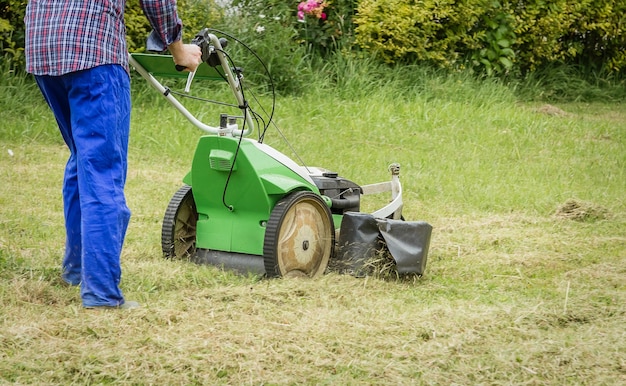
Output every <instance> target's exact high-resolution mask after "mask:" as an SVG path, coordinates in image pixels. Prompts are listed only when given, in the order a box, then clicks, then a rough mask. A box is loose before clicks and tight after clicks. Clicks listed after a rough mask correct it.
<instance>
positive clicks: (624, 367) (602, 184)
mask: <svg viewBox="0 0 626 386" xmlns="http://www.w3.org/2000/svg"><path fill="white" fill-rule="evenodd" d="M354 71H355V72H354V73H356V74H358V72H357V69H355V70H354ZM357 76H358V75H357ZM397 78H399V79H401V78H402V76H401V74H400V75H397ZM2 82H4V83H0V85H1V86H2V93H1V95H2V98H0V100H1V103H2V104H1V105H0V106H1V107H2V108H1V109H0V114H2V115H1V116H0V118H1V119H2V121H3V124H4V127H5V129H3V131H2V132H1V133H0V166H1V167H0V174H1V177H2V179H3V181H4V183H3V184H0V303H2V308H0V383H6V384H185V385H189V384H277V385H278V384H281V385H282V384H352V385H357V384H389V385H392V384H393V385H396V384H420V385H430V384H432V385H439V384H450V385H451V384H490V385H505V384H516V385H517V384H528V385H540V384H541V385H545V384H552V385H563V384H574V385H614V384H622V383H625V382H626V335H625V332H624V320H625V317H626V307H625V304H626V284H625V283H626V282H625V281H624V277H625V275H626V268H625V267H626V236H625V235H626V202H625V196H624V191H625V188H626V124H625V123H624V122H626V114H625V113H624V111H626V110H625V109H624V104H623V102H612V103H599V102H581V101H574V102H567V103H565V102H563V103H557V104H556V107H558V109H560V111H563V112H564V114H558V115H551V114H546V113H545V111H546V110H544V109H542V107H544V103H545V102H542V101H535V100H533V101H530V102H528V101H527V102H523V101H520V100H519V99H518V97H517V94H516V91H515V90H514V89H512V88H510V87H508V86H504V85H502V84H499V83H498V82H482V83H481V82H475V81H473V80H471V79H468V78H464V77H463V76H461V75H452V76H450V77H444V76H441V75H439V74H433V73H427V74H425V75H423V77H421V78H416V79H412V80H411V82H410V83H402V82H400V83H398V82H397V81H395V80H393V79H392V80H390V81H389V80H388V79H386V78H383V79H377V80H376V81H371V82H370V81H369V80H368V78H365V77H364V78H361V79H353V80H350V81H349V83H348V81H346V83H344V86H345V87H346V88H348V89H350V88H354V89H360V90H361V91H360V92H356V91H354V92H351V91H349V90H345V89H344V90H342V91H337V92H334V91H333V90H332V88H331V87H330V85H328V84H323V82H320V84H318V85H316V86H312V89H311V92H310V93H306V94H304V95H302V96H300V97H289V96H284V97H281V98H279V99H278V101H277V112H276V117H277V125H278V126H279V127H280V128H281V130H282V132H283V134H284V135H285V137H286V138H288V139H289V141H290V143H291V146H292V147H293V148H294V149H295V151H296V152H297V153H298V155H299V156H300V157H301V158H302V159H303V160H304V162H305V163H307V164H308V165H314V166H324V167H327V168H329V169H333V170H336V171H338V172H340V174H341V175H342V176H344V177H346V178H349V179H352V180H354V181H356V182H358V183H361V184H367V183H372V182H377V181H380V180H385V179H387V178H388V176H387V171H386V168H387V165H388V164H389V163H391V162H399V163H400V164H401V165H402V172H401V178H402V182H403V188H404V193H405V195H404V200H405V210H404V215H405V217H406V218H407V219H408V220H424V221H427V222H429V223H430V224H432V225H433V226H434V231H433V238H432V242H431V249H430V253H429V260H428V264H427V268H426V274H425V275H424V276H423V277H421V278H415V277H413V278H404V279H401V280H395V279H393V278H388V279H385V278H382V277H375V276H370V277H366V278H359V279H357V278H353V277H350V276H343V275H338V274H334V273H331V274H328V275H325V276H324V277H323V278H321V279H320V280H315V281H307V280H281V279H279V280H262V279H259V278H256V277H246V276H238V275H235V274H233V273H231V272H224V271H221V270H219V269H216V268H214V267H206V266H196V265H193V264H190V263H186V262H180V261H166V260H164V259H162V257H161V252H160V226H161V220H162V216H163V213H164V210H165V208H166V205H167V202H168V201H169V199H170V197H171V195H172V194H173V193H174V192H175V191H176V189H177V188H178V187H179V186H180V184H181V182H180V180H181V178H182V176H183V175H184V173H185V172H186V171H187V169H188V167H189V165H190V163H191V159H192V156H193V150H194V147H195V143H196V141H197V137H198V135H199V133H198V132H197V131H196V130H195V129H193V128H191V126H190V125H189V124H188V123H187V122H186V121H185V120H184V118H182V117H180V116H179V115H177V113H176V112H175V111H174V110H172V109H171V108H169V107H167V106H166V105H165V104H164V103H163V102H162V101H160V100H159V99H157V98H156V97H153V96H152V94H151V93H150V92H146V91H145V89H143V88H141V87H135V104H134V110H133V122H132V137H131V149H130V159H129V177H128V185H127V198H128V201H129V206H130V208H131V210H132V211H133V217H132V219H131V224H130V227H129V231H128V237H127V239H126V244H125V248H124V253H123V257H122V264H123V272H124V273H123V280H122V289H123V291H124V293H125V295H126V297H127V298H128V299H132V300H138V301H139V302H141V303H143V304H144V307H143V308H141V309H138V310H133V311H132V312H91V311H85V310H83V309H82V308H81V306H80V297H79V293H78V290H77V289H76V288H68V287H66V286H63V285H62V284H61V282H60V270H59V265H60V259H61V255H62V253H63V244H64V230H63V218H62V204H61V191H60V190H61V179H62V173H63V166H64V162H65V160H66V157H67V150H66V149H65V148H64V145H63V144H62V142H61V140H60V138H59V136H58V134H57V132H56V128H55V125H54V120H53V118H52V117H51V115H50V113H49V111H48V110H47V108H46V107H45V105H44V103H43V100H42V98H41V97H40V96H39V95H38V93H37V90H36V88H35V87H33V85H32V84H30V83H29V81H28V80H19V79H18V80H3V81H2ZM11 82H23V83H18V84H15V83H11ZM10 87H14V89H12V90H15V91H12V92H11V93H9V92H8V91H6V90H9V89H10ZM531 91H532V90H531ZM261 98H264V97H263V96H261ZM551 103H553V102H551ZM218 112H219V111H217V110H216V111H215V112H214V111H213V110H211V111H207V112H206V114H207V117H209V120H210V119H211V118H210V117H212V116H215V118H216V119H217V113H218ZM266 142H267V143H269V144H271V145H273V146H275V147H276V148H278V149H279V150H281V151H284V152H285V153H286V154H288V155H290V156H292V157H293V156H294V155H293V154H292V153H291V150H290V147H289V146H287V145H286V144H285V142H284V141H283V140H282V138H281V137H280V135H278V134H277V133H276V131H274V130H270V132H269V133H268V135H267V137H266ZM9 150H10V152H9ZM384 199H385V198H382V197H381V198H377V199H375V200H374V201H373V202H368V203H365V208H364V209H365V210H371V209H372V208H374V207H377V206H379V205H380V204H381V203H382V202H383V201H384ZM581 213H582V215H581Z"/></svg>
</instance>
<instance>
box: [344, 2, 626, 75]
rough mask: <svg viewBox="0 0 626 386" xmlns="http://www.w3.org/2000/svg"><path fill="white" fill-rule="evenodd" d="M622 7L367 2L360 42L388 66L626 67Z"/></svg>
mask: <svg viewBox="0 0 626 386" xmlns="http://www.w3.org/2000/svg"><path fill="white" fill-rule="evenodd" d="M625 13H626V1H624V0H598V1H595V0H594V1H592V0H575V1H574V0H554V1H549V2H548V1H544V0H522V1H497V0H457V1H454V0H447V1H438V0H424V1H407V2H404V1H400V0H362V1H361V2H360V4H359V6H358V13H357V15H356V16H355V18H354V22H355V25H356V29H355V34H356V42H357V43H358V45H359V46H361V47H362V48H364V49H365V50H368V51H372V52H374V53H375V54H377V55H379V56H380V57H381V59H383V60H384V61H385V62H387V63H414V62H427V63H433V64H436V65H438V66H443V67H456V66H458V67H461V68H462V67H463V64H465V63H466V60H467V59H470V58H471V59H472V60H471V61H470V62H469V63H471V65H472V66H474V68H480V69H483V70H485V71H486V72H487V73H494V72H495V73H504V72H508V71H510V70H511V69H513V70H514V71H515V72H516V73H517V72H520V73H528V72H531V71H534V70H536V69H538V68H541V67H542V66H546V65H555V64H569V65H582V66H584V67H586V68H587V69H588V70H592V71H597V70H600V69H604V70H607V71H612V72H617V71H620V70H621V69H622V68H624V67H625V66H626V34H624V32H623V31H624V28H625V21H624V18H623V15H624V14H625Z"/></svg>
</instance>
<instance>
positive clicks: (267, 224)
mask: <svg viewBox="0 0 626 386" xmlns="http://www.w3.org/2000/svg"><path fill="white" fill-rule="evenodd" d="M217 34H220V35H226V36H227V37H228V39H226V38H224V37H221V38H218V36H217ZM230 39H234V38H233V37H232V36H230V35H227V34H224V33H223V32H219V31H214V30H209V29H204V30H202V31H200V32H199V33H198V34H197V35H196V37H195V38H194V39H193V43H195V44H197V45H198V46H200V48H201V50H202V60H203V63H202V64H201V65H200V66H199V67H198V69H197V70H196V71H195V72H194V73H189V74H188V75H187V73H185V72H180V70H181V69H180V68H178V69H175V68H174V65H173V61H172V58H171V56H169V55H160V54H136V53H133V54H130V55H129V60H130V64H131V66H132V67H133V68H134V69H135V70H136V71H137V72H138V73H139V74H140V75H141V76H142V77H143V78H144V79H145V80H147V82H148V83H149V84H150V85H152V87H154V88H155V89H156V90H157V91H158V92H159V93H160V94H162V95H163V96H164V97H165V98H166V99H167V101H169V102H170V103H171V104H172V105H173V106H174V107H175V108H176V109H177V110H179V111H180V112H181V113H182V114H183V115H184V116H185V117H186V118H187V119H188V120H189V121H190V122H191V123H192V124H193V125H194V126H196V127H197V128H199V129H201V130H203V131H205V132H206V134H205V135H202V136H201V137H200V138H199V141H198V144H197V147H196V150H195V154H194V157H193V161H192V165H191V170H190V171H189V172H188V173H187V174H186V175H185V176H184V178H183V179H182V181H183V183H184V185H183V186H182V187H181V188H180V189H179V190H178V191H177V192H176V193H175V194H174V195H173V197H172V198H171V200H170V202H169V205H168V206H167V209H166V211H165V216H164V219H163V226H162V249H163V254H164V256H165V257H167V258H177V259H190V260H192V261H194V262H196V263H200V264H212V265H216V266H219V267H223V268H226V269H233V270H236V271H239V272H249V273H254V274H260V275H265V276H267V277H291V276H303V277H317V276H319V275H322V274H323V273H324V272H325V270H326V269H327V267H328V265H329V261H331V260H332V259H334V258H335V257H336V253H335V252H336V244H337V240H338V237H339V236H340V235H341V232H342V230H341V228H342V222H343V221H342V220H343V218H344V217H345V216H346V215H347V214H351V213H359V210H360V200H361V196H363V195H368V194H378V193H383V194H384V193H385V192H388V194H390V200H389V202H388V203H387V204H386V205H385V206H384V207H383V208H380V209H379V210H377V211H375V212H373V213H371V214H370V215H371V216H372V218H375V219H391V220H394V219H395V220H397V221H402V220H401V218H402V205H403V204H402V186H401V184H400V179H399V173H400V166H399V165H397V164H393V165H391V166H389V173H390V175H391V178H390V180H389V181H385V182H382V183H376V184H371V185H364V186H360V185H358V184H356V183H354V182H352V181H350V180H347V179H345V178H343V177H341V176H339V175H338V173H336V172H333V171H330V170H326V169H324V168H321V167H309V166H302V165H299V164H298V163H297V162H295V161H294V160H292V159H290V158H289V157H288V156H286V155H285V154H283V153H281V152H279V151H278V150H276V149H274V148H273V147H271V146H269V145H266V144H265V143H263V138H264V134H265V130H266V129H267V127H268V126H269V124H268V122H265V121H260V120H259V119H257V118H258V113H257V112H256V111H254V110H253V109H252V108H251V107H250V104H249V101H248V100H247V98H246V97H247V95H248V90H247V89H246V84H245V82H244V77H243V71H242V69H241V68H240V67H236V66H235V65H234V63H233V60H232V59H231V57H230V56H229V53H228V52H227V51H226V50H225V48H226V46H227V45H229V43H228V42H229V40H230ZM168 77H175V78H176V77H178V78H181V77H187V83H186V85H185V90H184V92H174V91H173V90H171V89H170V88H169V87H166V86H164V85H163V84H162V83H161V82H162V80H161V81H160V80H159V79H161V78H168ZM194 79H196V80H197V79H218V80H220V81H222V82H224V81H225V82H226V83H227V84H228V86H229V88H230V91H232V95H233V100H234V104H233V105H231V106H234V107H235V110H236V112H237V114H226V113H221V114H220V116H219V124H218V125H216V126H211V125H208V124H206V123H204V122H202V121H201V120H200V119H199V118H198V114H194V113H191V112H190V111H189V110H188V109H187V108H186V107H185V106H183V104H182V103H181V102H180V101H179V99H177V96H178V97H179V98H180V99H182V98H181V96H185V95H186V93H187V92H189V90H190V86H191V83H192V81H193V80H194ZM272 115H273V111H272ZM269 121H271V115H270V119H269ZM259 122H262V123H264V124H265V127H264V128H263V130H262V131H261V130H258V129H259V127H258V126H259V125H260V123H259ZM255 129H257V130H255ZM256 131H258V132H259V135H257V138H251V137H253V135H252V134H253V133H255V132H256ZM356 227H357V228H358V225H357V226H356ZM353 228H354V227H353ZM412 237H413V236H409V239H411V238H412ZM422 260H424V261H425V258H423V259H422Z"/></svg>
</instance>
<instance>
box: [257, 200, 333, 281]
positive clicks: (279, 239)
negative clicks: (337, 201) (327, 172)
mask: <svg viewBox="0 0 626 386" xmlns="http://www.w3.org/2000/svg"><path fill="white" fill-rule="evenodd" d="M334 246H335V229H334V225H333V219H332V214H331V212H330V208H328V205H326V203H325V202H324V200H322V198H321V197H320V196H319V195H317V194H315V193H312V192H295V193H291V194H289V195H288V196H286V197H283V198H282V199H281V200H280V201H278V203H277V204H276V206H275V207H274V209H273V210H272V213H271V214H270V218H269V220H268V222H267V228H266V230H265V240H264V243H263V260H264V263H265V272H266V274H267V276H268V277H277V276H283V277H317V276H320V275H322V274H323V273H324V271H325V270H326V267H327V266H328V261H329V260H330V257H331V255H332V253H333V250H334Z"/></svg>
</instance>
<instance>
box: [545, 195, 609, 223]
mask: <svg viewBox="0 0 626 386" xmlns="http://www.w3.org/2000/svg"><path fill="white" fill-rule="evenodd" d="M554 216H555V217H557V218H562V219H567V220H575V221H595V220H604V219H606V218H608V217H609V212H608V210H607V209H606V208H603V207H601V206H600V205H596V204H594V203H591V202H586V201H581V200H577V199H574V198H570V199H569V200H567V201H565V203H564V204H563V205H561V206H560V207H559V208H558V209H557V210H556V212H555V213H554Z"/></svg>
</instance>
